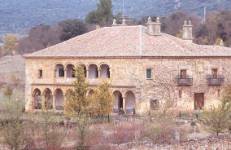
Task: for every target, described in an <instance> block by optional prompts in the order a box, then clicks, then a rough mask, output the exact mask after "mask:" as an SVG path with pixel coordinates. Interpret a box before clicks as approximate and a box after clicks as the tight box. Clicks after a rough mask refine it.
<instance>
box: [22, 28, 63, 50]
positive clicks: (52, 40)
mask: <svg viewBox="0 0 231 150" xmlns="http://www.w3.org/2000/svg"><path fill="white" fill-rule="evenodd" d="M61 33H62V28H61V27H60V26H58V25H54V26H49V25H43V24H41V25H38V26H36V27H33V28H32V29H30V31H29V34H28V36H27V37H25V38H22V39H20V40H19V44H18V51H19V53H21V54H24V53H31V52H34V51H37V50H41V49H44V48H46V47H48V46H52V45H55V44H57V43H59V42H61V41H60V35H61Z"/></svg>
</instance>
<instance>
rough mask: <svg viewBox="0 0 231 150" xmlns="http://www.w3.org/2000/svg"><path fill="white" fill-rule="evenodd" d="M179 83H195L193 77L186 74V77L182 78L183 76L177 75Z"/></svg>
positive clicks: (181, 84)
mask: <svg viewBox="0 0 231 150" xmlns="http://www.w3.org/2000/svg"><path fill="white" fill-rule="evenodd" d="M176 81H177V85H178V86H192V85H193V78H192V77H189V76H186V77H185V78H182V77H181V76H179V75H178V76H177V77H176Z"/></svg>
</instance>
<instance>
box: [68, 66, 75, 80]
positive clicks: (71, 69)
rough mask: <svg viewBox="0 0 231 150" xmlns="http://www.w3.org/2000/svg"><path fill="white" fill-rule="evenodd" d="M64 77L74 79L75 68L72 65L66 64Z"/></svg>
mask: <svg viewBox="0 0 231 150" xmlns="http://www.w3.org/2000/svg"><path fill="white" fill-rule="evenodd" d="M66 76H67V78H74V77H75V66H74V65H72V64H68V65H67V67H66Z"/></svg>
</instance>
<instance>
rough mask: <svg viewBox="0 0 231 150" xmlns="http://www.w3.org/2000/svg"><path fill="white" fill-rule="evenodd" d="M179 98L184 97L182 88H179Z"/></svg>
mask: <svg viewBox="0 0 231 150" xmlns="http://www.w3.org/2000/svg"><path fill="white" fill-rule="evenodd" d="M179 98H182V90H179Z"/></svg>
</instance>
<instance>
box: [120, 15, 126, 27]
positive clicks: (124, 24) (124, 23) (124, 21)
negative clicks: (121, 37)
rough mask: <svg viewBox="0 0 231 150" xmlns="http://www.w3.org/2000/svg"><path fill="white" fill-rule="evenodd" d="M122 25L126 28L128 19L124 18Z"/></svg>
mask: <svg viewBox="0 0 231 150" xmlns="http://www.w3.org/2000/svg"><path fill="white" fill-rule="evenodd" d="M121 25H122V26H126V25H127V19H126V18H125V17H123V19H122V24H121Z"/></svg>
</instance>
